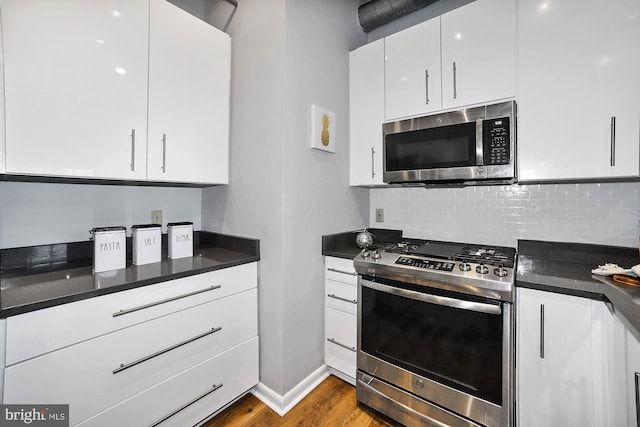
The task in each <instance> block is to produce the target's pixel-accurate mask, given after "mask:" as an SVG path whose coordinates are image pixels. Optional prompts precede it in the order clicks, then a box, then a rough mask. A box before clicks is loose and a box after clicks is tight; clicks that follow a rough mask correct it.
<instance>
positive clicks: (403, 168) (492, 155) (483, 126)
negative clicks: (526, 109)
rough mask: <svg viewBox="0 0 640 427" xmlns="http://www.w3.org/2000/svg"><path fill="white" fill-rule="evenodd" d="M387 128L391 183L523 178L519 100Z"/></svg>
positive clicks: (387, 174) (386, 174) (386, 151)
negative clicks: (519, 174) (519, 175)
mask: <svg viewBox="0 0 640 427" xmlns="http://www.w3.org/2000/svg"><path fill="white" fill-rule="evenodd" d="M382 129H383V136H384V150H383V153H384V154H383V158H384V173H383V180H384V182H386V183H389V184H411V183H427V184H429V183H432V184H447V183H452V184H483V183H486V184H489V183H492V184H493V183H512V182H515V181H516V180H517V175H516V104H515V102H514V101H509V102H502V103H499V104H491V105H483V106H480V107H471V108H465V109H461V110H457V111H450V112H446V113H440V114H434V115H430V116H424V117H417V118H412V119H406V120H401V121H397V122H390V123H385V124H384V125H383V126H382Z"/></svg>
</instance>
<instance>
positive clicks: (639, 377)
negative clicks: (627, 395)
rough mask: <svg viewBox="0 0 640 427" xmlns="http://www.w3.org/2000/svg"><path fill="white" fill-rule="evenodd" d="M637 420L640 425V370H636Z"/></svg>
mask: <svg viewBox="0 0 640 427" xmlns="http://www.w3.org/2000/svg"><path fill="white" fill-rule="evenodd" d="M636 421H637V423H638V425H639V426H640V372H636Z"/></svg>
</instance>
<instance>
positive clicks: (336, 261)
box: [325, 257, 358, 285]
mask: <svg viewBox="0 0 640 427" xmlns="http://www.w3.org/2000/svg"><path fill="white" fill-rule="evenodd" d="M325 269H326V278H327V279H328V280H334V281H337V282H343V283H349V284H352V285H357V284H358V274H357V273H356V270H355V268H354V267H353V260H350V259H343V258H334V257H325Z"/></svg>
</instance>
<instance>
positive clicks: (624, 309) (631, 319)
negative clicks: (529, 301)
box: [516, 240, 640, 336]
mask: <svg viewBox="0 0 640 427" xmlns="http://www.w3.org/2000/svg"><path fill="white" fill-rule="evenodd" d="M607 262H609V263H615V264H618V265H619V266H621V267H624V268H629V267H631V266H634V265H636V264H639V263H640V257H639V256H638V249H637V248H620V247H616V246H603V245H589V244H578V243H556V242H539V241H532V240H520V241H519V242H518V272H517V276H516V286H517V287H522V288H531V289H538V290H542V291H549V292H556V293H561V294H566V295H573V296H578V297H584V298H591V299H595V300H599V301H604V302H607V303H611V305H613V308H614V311H615V312H616V314H620V315H622V316H623V317H624V318H625V319H626V320H627V321H628V323H630V324H631V326H633V327H634V328H635V332H636V334H635V335H637V336H640V287H637V286H629V285H624V284H622V283H617V282H614V281H613V280H612V279H611V278H609V277H604V276H598V275H595V274H591V270H593V269H594V268H597V267H598V265H603V264H605V263H607Z"/></svg>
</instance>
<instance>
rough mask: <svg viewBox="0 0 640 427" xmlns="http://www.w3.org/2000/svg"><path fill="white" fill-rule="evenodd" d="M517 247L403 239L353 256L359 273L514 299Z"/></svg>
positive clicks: (485, 295) (376, 246)
mask: <svg viewBox="0 0 640 427" xmlns="http://www.w3.org/2000/svg"><path fill="white" fill-rule="evenodd" d="M515 262H516V250H515V248H510V247H504V246H489V245H477V244H468V243H455V242H441V241H431V240H419V239H403V240H402V241H400V242H396V243H384V244H379V245H372V246H371V247H369V248H367V249H364V250H362V252H361V253H360V254H359V255H358V256H357V257H356V258H355V259H354V266H355V268H356V271H357V272H358V273H359V274H360V275H366V276H371V277H381V278H387V279H391V280H397V281H402V282H409V283H413V284H423V285H428V286H436V287H440V288H445V289H448V290H452V291H459V292H463V293H468V294H475V295H479V296H484V297H488V298H496V299H506V300H512V299H513V285H514V282H515V274H514V271H515V268H514V267H515Z"/></svg>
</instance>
